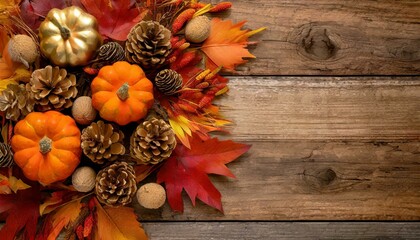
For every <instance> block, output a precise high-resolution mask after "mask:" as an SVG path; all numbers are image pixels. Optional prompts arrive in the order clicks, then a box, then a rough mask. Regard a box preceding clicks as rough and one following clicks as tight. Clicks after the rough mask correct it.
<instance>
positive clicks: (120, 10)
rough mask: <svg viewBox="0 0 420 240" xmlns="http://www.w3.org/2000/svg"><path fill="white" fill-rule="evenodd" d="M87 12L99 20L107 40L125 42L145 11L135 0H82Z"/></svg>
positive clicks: (101, 31) (100, 29)
mask: <svg viewBox="0 0 420 240" xmlns="http://www.w3.org/2000/svg"><path fill="white" fill-rule="evenodd" d="M80 2H81V3H82V5H83V6H84V7H85V9H86V11H87V12H88V13H90V14H92V15H93V16H94V17H96V19H97V20H98V24H99V32H100V33H101V34H102V36H104V37H105V38H111V39H114V40H118V41H125V40H126V39H127V35H128V33H129V32H130V30H131V28H132V27H133V26H134V25H136V24H137V23H138V22H139V21H140V20H142V19H143V17H144V15H145V14H146V10H145V9H138V8H137V7H136V6H135V1H134V0H81V1H80Z"/></svg>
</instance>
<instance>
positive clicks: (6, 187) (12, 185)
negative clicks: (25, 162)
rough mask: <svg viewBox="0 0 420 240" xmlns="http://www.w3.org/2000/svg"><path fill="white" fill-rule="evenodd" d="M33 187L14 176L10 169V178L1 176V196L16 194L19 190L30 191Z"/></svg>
mask: <svg viewBox="0 0 420 240" xmlns="http://www.w3.org/2000/svg"><path fill="white" fill-rule="evenodd" d="M30 187H31V186H29V185H28V184H26V183H24V182H23V181H22V180H21V179H17V178H16V177H15V176H13V175H12V169H11V168H9V169H8V176H6V175H3V174H0V194H11V193H12V192H14V193H16V192H17V191H18V190H24V189H28V188H30Z"/></svg>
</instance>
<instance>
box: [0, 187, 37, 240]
mask: <svg viewBox="0 0 420 240" xmlns="http://www.w3.org/2000/svg"><path fill="white" fill-rule="evenodd" d="M39 193H40V191H39V187H38V186H34V187H31V188H28V189H25V190H19V191H17V193H16V194H1V195H0V214H5V215H7V218H6V224H5V225H4V226H3V228H2V229H0V236H1V239H2V240H14V239H15V237H16V235H17V234H19V232H20V231H21V230H23V229H24V233H23V234H24V235H23V239H28V240H32V239H34V238H35V234H36V227H37V223H38V218H39V201H40V197H41V196H40V194H39Z"/></svg>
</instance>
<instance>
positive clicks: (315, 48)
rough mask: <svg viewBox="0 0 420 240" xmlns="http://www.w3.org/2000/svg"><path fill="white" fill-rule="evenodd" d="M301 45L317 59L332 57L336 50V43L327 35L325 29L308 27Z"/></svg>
mask: <svg viewBox="0 0 420 240" xmlns="http://www.w3.org/2000/svg"><path fill="white" fill-rule="evenodd" d="M302 47H303V49H304V50H305V52H306V53H307V54H310V55H312V56H313V57H315V58H316V59H319V60H327V59H329V58H331V57H333V56H334V55H335V53H336V51H337V47H336V44H335V43H334V42H333V41H332V40H331V39H330V37H329V36H328V32H327V29H325V28H324V29H315V30H314V29H312V28H311V29H310V30H309V31H308V33H307V35H306V36H305V37H303V39H302Z"/></svg>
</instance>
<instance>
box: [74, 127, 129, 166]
mask: <svg viewBox="0 0 420 240" xmlns="http://www.w3.org/2000/svg"><path fill="white" fill-rule="evenodd" d="M123 139H124V133H123V132H122V131H120V130H116V129H114V127H112V125H111V124H108V123H104V122H103V121H98V122H93V123H92V124H90V125H89V126H88V127H86V128H85V129H83V130H82V136H81V140H82V149H83V153H84V154H85V155H86V156H87V157H88V158H89V159H90V160H92V161H93V162H94V163H97V164H104V163H105V162H111V161H115V160H117V158H118V157H119V156H121V155H123V154H124V153H125V147H124V145H123Z"/></svg>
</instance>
